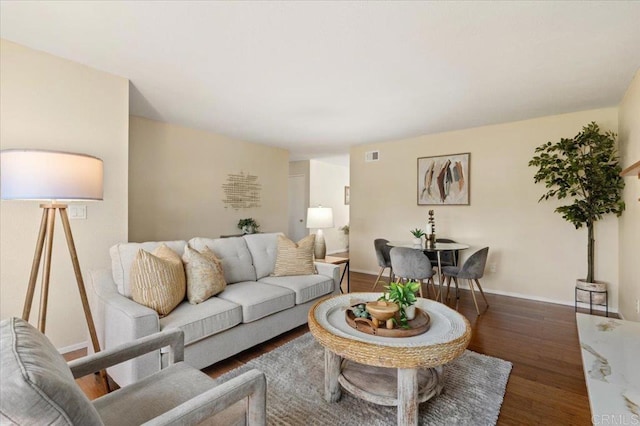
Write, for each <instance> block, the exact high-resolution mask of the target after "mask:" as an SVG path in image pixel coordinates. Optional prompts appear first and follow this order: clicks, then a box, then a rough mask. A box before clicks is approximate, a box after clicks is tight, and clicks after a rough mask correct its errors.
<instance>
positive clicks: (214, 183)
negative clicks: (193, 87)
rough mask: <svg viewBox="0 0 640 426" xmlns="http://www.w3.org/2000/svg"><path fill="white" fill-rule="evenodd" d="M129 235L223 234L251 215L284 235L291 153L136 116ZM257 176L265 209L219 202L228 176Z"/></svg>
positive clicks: (136, 238)
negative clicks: (228, 205) (227, 205)
mask: <svg viewBox="0 0 640 426" xmlns="http://www.w3.org/2000/svg"><path fill="white" fill-rule="evenodd" d="M129 140H130V151H129V154H130V164H129V240H130V241H149V240H170V239H189V238H192V237H196V236H200V237H216V238H217V237H219V236H220V235H228V234H236V233H238V232H240V230H239V229H237V227H236V225H237V224H238V220H240V219H243V218H248V217H252V218H254V219H255V220H256V221H257V222H258V223H259V224H260V230H261V231H263V232H279V231H282V232H287V210H288V205H287V197H288V194H287V185H288V176H289V163H288V161H289V153H288V151H286V150H284V149H280V148H273V147H269V146H266V145H259V144H253V143H248V142H242V141H239V140H234V139H231V138H228V137H225V136H221V135H216V134H213V133H209V132H205V131H201V130H194V129H189V128H185V127H180V126H176V125H172V124H166V123H161V122H157V121H152V120H147V119H145V118H141V117H135V116H131V119H130V133H129ZM240 172H244V173H250V174H252V175H257V176H258V182H259V183H261V184H262V192H261V207H256V208H248V209H240V210H235V209H233V208H232V207H226V205H225V204H224V203H223V202H222V200H223V199H224V193H223V189H222V184H223V183H225V182H226V181H227V175H228V174H237V173H240Z"/></svg>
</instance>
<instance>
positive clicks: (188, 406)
mask: <svg viewBox="0 0 640 426" xmlns="http://www.w3.org/2000/svg"><path fill="white" fill-rule="evenodd" d="M245 398H248V403H247V405H246V407H247V409H246V410H247V411H246V421H247V422H246V424H247V425H249V426H264V425H266V424H267V380H266V378H265V375H264V373H262V372H260V371H258V370H249V371H247V372H246V373H243V374H241V375H240V376H238V377H235V378H233V379H231V380H229V381H227V382H224V383H222V384H220V385H218V386H216V387H214V388H212V389H210V390H208V391H206V392H204V393H202V394H200V395H198V396H196V397H194V398H192V399H190V400H189V401H187V402H185V403H183V404H180V405H178V406H177V407H175V408H174V409H172V410H169V411H167V412H166V413H164V414H162V415H160V416H158V417H156V418H155V419H153V420H151V421H148V422H146V423H144V425H145V426H160V425H174V424H179V425H198V424H201V423H202V422H203V421H204V420H206V419H207V418H209V417H211V416H213V415H214V414H217V413H219V412H221V411H223V410H225V409H226V408H228V407H230V406H232V405H233V404H235V403H236V402H238V401H240V400H243V399H245Z"/></svg>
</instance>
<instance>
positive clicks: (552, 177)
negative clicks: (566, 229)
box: [529, 122, 625, 283]
mask: <svg viewBox="0 0 640 426" xmlns="http://www.w3.org/2000/svg"><path fill="white" fill-rule="evenodd" d="M535 154H536V155H535V156H534V157H533V159H532V160H531V161H529V166H534V167H537V168H538V171H537V172H536V174H535V176H534V180H535V182H536V183H538V182H544V184H545V186H546V187H547V188H548V191H547V192H546V193H545V194H544V195H542V197H540V199H539V200H538V202H540V201H542V200H548V199H549V198H556V199H558V200H563V199H565V198H570V199H571V200H572V201H573V202H572V203H571V204H567V205H563V206H560V207H558V208H556V209H555V211H556V212H558V213H560V214H561V215H562V217H563V218H564V219H566V220H567V221H569V222H571V223H572V224H573V225H574V226H575V227H576V229H579V228H581V227H582V226H586V227H587V238H588V243H587V278H586V280H585V281H586V282H588V283H593V282H595V279H594V247H595V239H594V233H593V227H594V224H595V222H596V221H598V220H600V219H601V218H602V216H604V215H605V214H609V213H614V214H616V215H617V216H620V215H621V214H622V212H623V211H624V207H625V206H624V201H622V189H623V188H624V181H623V180H622V177H620V171H621V167H620V164H619V161H618V154H617V150H616V134H615V133H613V132H604V133H601V131H600V128H599V127H598V125H597V124H596V123H595V122H591V123H589V124H588V125H586V126H584V127H583V128H582V131H581V132H580V133H578V134H577V135H576V136H574V137H573V138H571V139H568V138H562V139H560V141H559V142H556V143H552V142H547V143H545V144H543V145H541V146H539V147H537V148H536V150H535Z"/></svg>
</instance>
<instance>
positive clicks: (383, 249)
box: [371, 238, 393, 291]
mask: <svg viewBox="0 0 640 426" xmlns="http://www.w3.org/2000/svg"><path fill="white" fill-rule="evenodd" d="M388 242H389V240H385V239H384V238H377V239H375V240H374V241H373V247H374V248H375V249H376V258H377V259H378V266H380V271H379V272H378V277H377V278H376V282H374V283H373V287H371V291H373V290H375V288H376V286H377V285H378V282H379V281H380V278H381V277H382V274H383V273H384V270H385V269H387V268H389V282H391V281H392V280H393V268H392V267H391V257H390V255H389V252H390V251H391V247H389V246H388V245H387V243H388Z"/></svg>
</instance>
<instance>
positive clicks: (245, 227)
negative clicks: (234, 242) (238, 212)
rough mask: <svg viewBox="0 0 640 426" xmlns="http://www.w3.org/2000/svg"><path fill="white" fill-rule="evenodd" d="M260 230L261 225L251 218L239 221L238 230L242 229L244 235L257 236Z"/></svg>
mask: <svg viewBox="0 0 640 426" xmlns="http://www.w3.org/2000/svg"><path fill="white" fill-rule="evenodd" d="M258 228H260V225H259V224H258V222H256V221H255V219H253V218H251V217H250V218H247V219H240V220H239V221H238V229H240V230H241V231H242V233H243V234H255V233H256V232H258Z"/></svg>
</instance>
